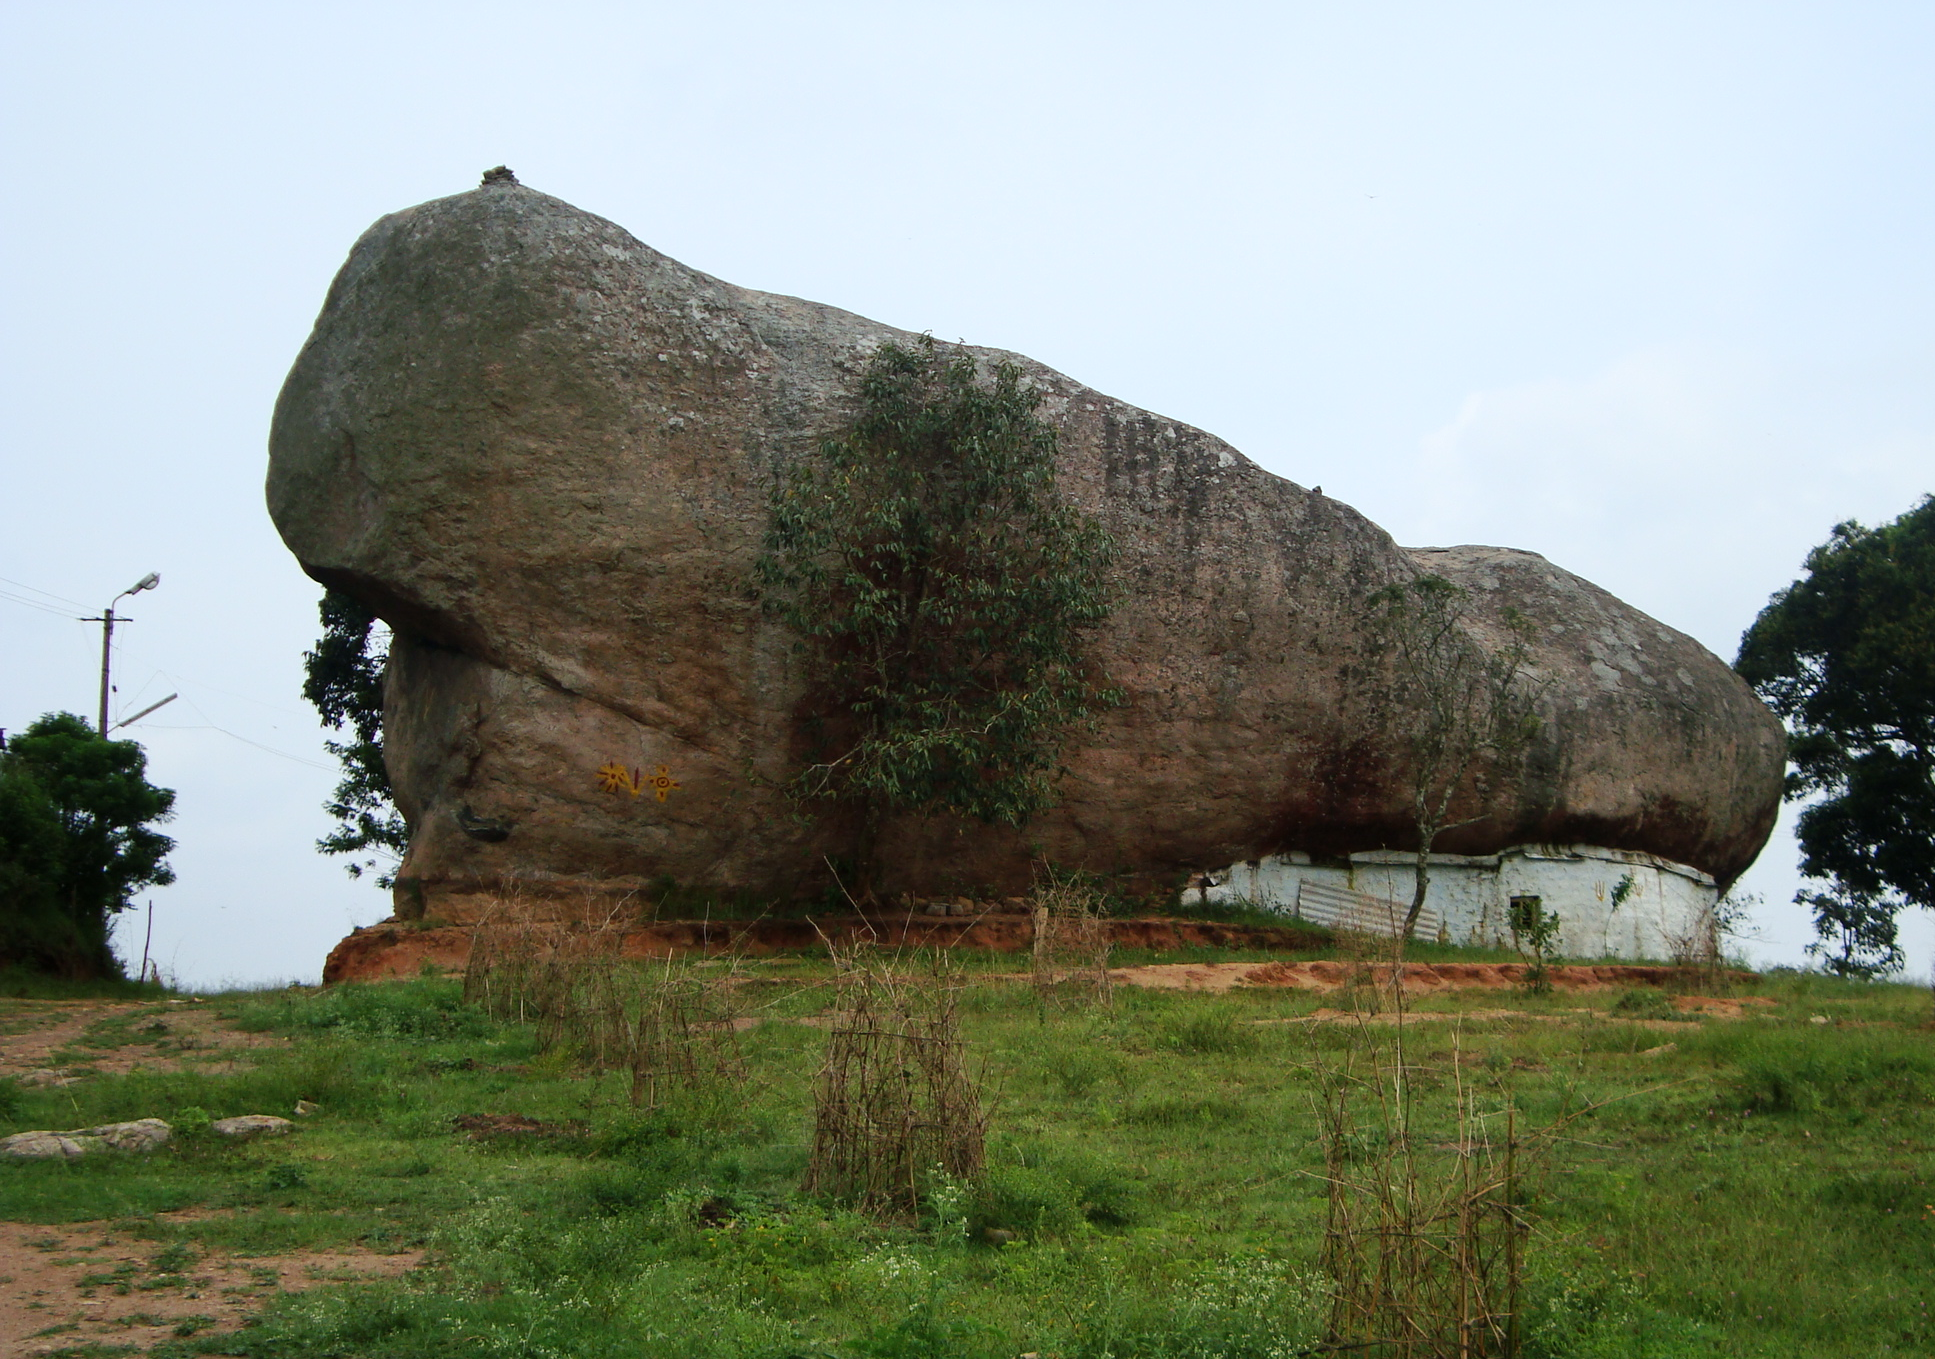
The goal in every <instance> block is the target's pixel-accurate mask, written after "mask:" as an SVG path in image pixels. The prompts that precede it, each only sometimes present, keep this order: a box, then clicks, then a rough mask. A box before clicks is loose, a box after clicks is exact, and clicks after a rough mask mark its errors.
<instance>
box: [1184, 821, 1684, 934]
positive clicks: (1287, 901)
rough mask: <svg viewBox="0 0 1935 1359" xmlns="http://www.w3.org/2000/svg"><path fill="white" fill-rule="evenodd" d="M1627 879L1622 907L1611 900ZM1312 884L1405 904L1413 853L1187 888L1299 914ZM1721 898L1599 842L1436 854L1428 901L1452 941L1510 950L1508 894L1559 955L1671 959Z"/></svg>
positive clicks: (1243, 873) (1233, 874)
mask: <svg viewBox="0 0 1935 1359" xmlns="http://www.w3.org/2000/svg"><path fill="white" fill-rule="evenodd" d="M1629 876H1630V878H1631V880H1632V886H1631V887H1630V889H1629V890H1628V892H1627V894H1626V896H1625V898H1624V899H1623V900H1622V901H1620V903H1619V905H1618V907H1617V909H1615V908H1614V905H1613V897H1614V894H1615V892H1616V890H1617V889H1618V886H1619V884H1620V883H1621V882H1622V881H1623V880H1625V879H1626V878H1628V877H1629ZM1306 881H1311V882H1319V883H1325V884H1328V885H1331V886H1335V887H1345V888H1349V889H1350V890H1352V891H1357V892H1365V893H1369V894H1370V895H1372V896H1378V897H1387V898H1390V899H1391V900H1394V901H1400V902H1403V903H1405V904H1407V905H1408V904H1409V903H1410V900H1411V893H1412V890H1413V887H1414V886H1415V884H1416V859H1415V856H1414V855H1411V854H1406V853H1400V852H1394V851H1389V850H1373V851H1369V852H1366V853H1359V854H1353V855H1351V856H1350V860H1349V862H1348V864H1347V865H1346V864H1313V863H1311V862H1310V856H1309V855H1307V854H1303V853H1291V854H1285V855H1277V856H1273V857H1271V858H1267V859H1253V860H1250V861H1249V862H1247V863H1240V864H1232V865H1231V866H1230V867H1229V868H1227V869H1224V870H1223V871H1221V872H1219V873H1211V874H1208V875H1206V882H1205V883H1204V884H1203V885H1201V886H1199V887H1196V888H1193V889H1191V891H1192V893H1193V894H1194V895H1195V896H1196V898H1197V899H1198V900H1200V901H1205V902H1230V901H1236V900H1244V901H1248V902H1250V903H1252V904H1254V905H1257V906H1261V907H1264V908H1265V909H1268V910H1275V911H1282V912H1283V913H1285V914H1286V915H1290V914H1295V912H1296V908H1297V888H1298V886H1299V885H1300V884H1301V883H1303V882H1306ZM1717 895H1718V892H1717V888H1716V885H1715V883H1714V881H1713V879H1712V878H1710V877H1708V876H1707V875H1706V874H1705V873H1702V872H1701V871H1700V870H1699V869H1697V868H1689V867H1687V866H1686V865H1685V864H1676V863H1674V862H1672V861H1671V860H1669V859H1661V858H1658V857H1656V856H1654V855H1651V854H1639V853H1634V852H1632V851H1630V850H1621V849H1602V848H1600V847H1599V846H1597V845H1516V846H1514V847H1513V848H1511V849H1508V850H1505V851H1503V852H1502V853H1499V854H1495V855H1462V854H1434V855H1432V856H1431V882H1430V885H1429V887H1428V888H1427V890H1426V893H1425V904H1426V905H1427V906H1428V907H1430V908H1431V909H1432V910H1434V911H1436V912H1437V913H1438V915H1439V917H1440V918H1441V919H1442V920H1443V921H1444V922H1445V924H1444V931H1443V933H1444V939H1445V942H1447V943H1453V944H1479V945H1485V946H1488V947H1494V948H1510V947H1511V946H1512V933H1511V927H1510V925H1509V924H1508V923H1507V919H1506V912H1507V908H1508V904H1509V902H1510V900H1511V898H1513V897H1515V896H1536V897H1539V898H1540V899H1541V900H1542V902H1543V903H1544V906H1545V909H1546V910H1548V911H1551V912H1554V913H1556V914H1557V915H1558V917H1559V922H1560V925H1559V942H1558V945H1557V948H1558V951H1559V952H1560V953H1561V954H1563V955H1565V956H1567V957H1571V958H1602V957H1603V958H1653V959H1662V960H1663V959H1667V958H1671V957H1672V956H1673V955H1674V954H1675V953H1676V952H1678V951H1680V950H1681V949H1682V948H1684V947H1685V943H1684V941H1687V940H1691V939H1694V938H1696V937H1698V935H1699V934H1700V933H1701V932H1702V930H1703V925H1704V922H1705V921H1706V920H1707V918H1708V916H1709V913H1710V912H1711V910H1712V908H1713V903H1714V899H1715V897H1716V896H1717Z"/></svg>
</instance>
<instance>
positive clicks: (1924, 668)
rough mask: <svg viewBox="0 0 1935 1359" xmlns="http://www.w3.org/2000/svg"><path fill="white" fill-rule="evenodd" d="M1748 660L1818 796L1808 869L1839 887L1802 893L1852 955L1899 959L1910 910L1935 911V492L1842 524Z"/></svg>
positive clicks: (1792, 795) (1794, 786)
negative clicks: (1889, 513)
mask: <svg viewBox="0 0 1935 1359" xmlns="http://www.w3.org/2000/svg"><path fill="white" fill-rule="evenodd" d="M1734 668H1735V669H1736V670H1738V671H1739V672H1740V674H1741V675H1742V676H1743V677H1744V678H1745V679H1746V680H1747V682H1748V683H1749V684H1751V685H1753V686H1754V690H1755V692H1757V693H1758V694H1759V695H1760V696H1761V698H1762V699H1764V700H1765V701H1766V703H1767V706H1768V707H1770V708H1772V709H1773V710H1774V711H1775V712H1776V713H1777V714H1779V715H1780V717H1781V718H1782V719H1783V720H1784V721H1785V722H1786V723H1787V730H1788V738H1789V739H1788V752H1787V753H1788V760H1789V762H1790V764H1791V766H1792V768H1791V770H1790V772H1789V773H1788V776H1787V788H1786V795H1787V798H1788V800H1789V801H1792V802H1800V801H1808V802H1809V803H1810V805H1809V806H1808V807H1807V809H1806V810H1805V811H1803V812H1802V813H1801V815H1800V817H1799V819H1798V821H1797V822H1796V825H1795V834H1796V837H1797V838H1798V839H1799V841H1800V845H1801V873H1802V874H1803V876H1805V877H1806V878H1809V879H1811V880H1813V881H1815V882H1816V883H1820V884H1823V885H1825V887H1826V890H1825V891H1822V890H1818V889H1803V890H1802V891H1801V893H1800V894H1799V895H1798V896H1797V897H1796V898H1795V900H1796V901H1797V902H1798V903H1799V904H1801V905H1805V906H1810V907H1812V908H1814V910H1815V913H1816V927H1817V929H1818V930H1819V932H1820V933H1821V936H1822V939H1823V940H1824V941H1832V942H1833V943H1834V946H1835V947H1837V948H1841V949H1842V954H1841V955H1840V956H1843V957H1845V958H1851V959H1854V960H1855V961H1856V962H1858V961H1859V959H1860V958H1861V957H1863V956H1867V957H1870V958H1871V959H1872V958H1874V957H1880V958H1884V959H1885V958H1886V957H1888V956H1889V955H1890V952H1891V951H1892V950H1893V948H1894V923H1893V922H1894V917H1895V915H1896V914H1897V913H1898V912H1899V911H1900V909H1901V908H1902V907H1903V906H1920V907H1924V908H1929V907H1935V496H1924V497H1923V498H1922V500H1921V502H1920V503H1919V504H1918V505H1916V506H1915V508H1913V509H1912V510H1910V511H1908V513H1906V514H1904V515H1902V516H1901V517H1900V518H1899V519H1896V520H1894V521H1893V522H1892V523H1887V524H1882V525H1880V526H1879V527H1877V528H1872V529H1870V528H1863V527H1862V526H1861V525H1860V524H1858V523H1855V522H1853V521H1852V520H1850V521H1849V522H1847V523H1844V524H1837V525H1835V527H1834V531H1833V533H1832V534H1831V535H1830V537H1829V538H1828V540H1827V541H1826V542H1825V543H1822V544H1821V545H1820V546H1819V547H1817V548H1815V549H1814V550H1813V551H1812V552H1810V553H1808V555H1807V575H1806V576H1804V577H1803V578H1801V579H1800V580H1797V581H1795V582H1794V583H1793V584H1792V585H1789V586H1788V587H1787V588H1785V589H1783V590H1781V591H1780V592H1778V593H1777V594H1775V595H1774V597H1773V598H1772V599H1771V600H1770V601H1769V602H1768V604H1767V607H1766V608H1765V609H1762V610H1761V612H1760V616H1759V617H1758V618H1756V619H1755V620H1754V623H1753V626H1752V627H1750V628H1748V629H1747V632H1746V635H1745V636H1743V637H1742V638H1741V641H1740V657H1739V659H1738V660H1737V661H1735V662H1734ZM1824 903H1825V905H1824ZM1880 916H1885V917H1886V918H1887V919H1886V928H1885V930H1884V929H1882V928H1880V925H1879V922H1878V917H1880ZM1884 936H1885V937H1884ZM1850 943H1852V951H1850V950H1849V948H1848V947H1845V946H1846V945H1849V944H1850ZM1857 970H1859V969H1858V968H1857ZM1884 970H1885V969H1884Z"/></svg>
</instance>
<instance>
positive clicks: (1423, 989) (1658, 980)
mask: <svg viewBox="0 0 1935 1359" xmlns="http://www.w3.org/2000/svg"><path fill="white" fill-rule="evenodd" d="M1526 970H1527V969H1526V967H1525V965H1524V964H1522V963H1407V964H1405V966H1404V986H1405V990H1406V991H1407V992H1409V993H1410V994H1412V995H1431V994H1433V993H1435V992H1442V991H1464V990H1473V989H1484V988H1505V987H1513V986H1519V985H1521V984H1523V982H1524V980H1525V973H1526ZM1546 974H1547V978H1548V979H1549V980H1550V982H1551V984H1552V989H1553V990H1555V991H1568V992H1591V991H1612V990H1621V989H1630V988H1633V987H1640V986H1666V985H1671V984H1677V983H1680V982H1683V981H1684V979H1685V974H1684V973H1683V972H1681V971H1680V970H1679V969H1677V968H1671V967H1648V966H1642V965H1636V964H1619V963H1605V964H1571V965H1563V966H1556V967H1549V968H1547V969H1546ZM1109 975H1110V976H1111V977H1113V978H1114V979H1115V980H1116V981H1118V982H1120V983H1122V984H1123V985H1125V986H1144V987H1151V988H1153V989H1156V990H1160V991H1229V990H1232V989H1234V988H1236V987H1239V986H1244V987H1252V986H1271V987H1286V988H1289V989H1292V990H1298V991H1316V992H1319V993H1329V992H1333V991H1342V990H1345V989H1347V988H1349V987H1352V986H1362V985H1366V984H1377V985H1382V986H1388V985H1390V982H1391V968H1390V966H1389V965H1388V964H1378V965H1375V966H1370V965H1365V964H1360V963H1353V962H1335V961H1331V960H1328V959H1325V960H1321V961H1318V962H1309V963H1290V962H1270V963H1151V964H1149V965H1148V966H1145V967H1119V968H1115V969H1114V970H1112V971H1111V972H1110V973H1109ZM1747 975H1748V974H1744V973H1740V974H1733V973H1730V974H1728V975H1727V976H1726V977H1725V978H1723V979H1722V980H1732V981H1738V980H1741V979H1743V978H1745V977H1746V976H1747ZM1681 999H1682V1000H1684V999H1688V998H1687V997H1681ZM1708 999H1710V998H1708ZM1676 1003H1677V1002H1676ZM1714 1003H1716V1004H1723V1005H1736V1004H1756V1003H1760V1002H1756V1001H1742V1002H1733V1001H1724V1002H1714ZM1681 1008H1685V1007H1684V1006H1682V1007H1681Z"/></svg>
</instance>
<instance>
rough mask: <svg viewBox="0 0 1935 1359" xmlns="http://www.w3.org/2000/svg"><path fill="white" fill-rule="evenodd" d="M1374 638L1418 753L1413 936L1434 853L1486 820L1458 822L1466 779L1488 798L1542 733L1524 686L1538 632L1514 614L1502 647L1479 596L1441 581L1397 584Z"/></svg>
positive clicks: (1377, 612) (1414, 756) (1385, 592)
mask: <svg viewBox="0 0 1935 1359" xmlns="http://www.w3.org/2000/svg"><path fill="white" fill-rule="evenodd" d="M1367 604H1368V608H1369V611H1370V621H1371V624H1372V629H1371V637H1372V640H1373V642H1374V644H1375V645H1376V646H1378V647H1379V648H1381V650H1382V651H1383V653H1384V655H1385V656H1386V658H1387V659H1388V661H1389V664H1390V666H1391V669H1392V672H1393V673H1392V678H1393V680H1394V697H1395V698H1396V700H1397V702H1398V703H1399V704H1400V705H1401V707H1400V709H1399V711H1400V712H1401V717H1399V719H1398V720H1399V721H1400V722H1401V723H1402V724H1403V727H1404V730H1405V735H1406V741H1407V743H1408V745H1409V747H1410V749H1409V755H1410V761H1409V772H1410V777H1411V814H1412V821H1413V824H1414V825H1415V827H1416V829H1417V837H1418V847H1417V864H1416V873H1417V884H1416V888H1415V890H1414V891H1413V894H1412V898H1411V906H1410V909H1409V910H1408V911H1407V912H1406V913H1405V921H1404V929H1405V934H1406V936H1407V937H1408V936H1409V935H1410V932H1411V931H1412V930H1413V929H1415V928H1416V927H1417V923H1418V916H1419V914H1420V913H1421V912H1422V911H1423V910H1424V901H1425V896H1426V893H1427V891H1428V890H1429V886H1430V881H1431V862H1430V860H1431V847H1432V845H1433V844H1435V843H1436V842H1437V839H1438V837H1439V836H1440V835H1442V834H1443V833H1444V832H1446V831H1448V830H1455V829H1457V828H1458V827H1459V826H1465V825H1470V824H1471V823H1472V822H1474V821H1482V820H1484V819H1485V818H1486V817H1487V816H1489V815H1490V813H1489V812H1487V811H1481V812H1478V813H1476V814H1475V815H1473V816H1471V817H1468V818H1467V819H1465V820H1463V821H1453V820H1452V819H1451V817H1452V808H1453V806H1454V804H1455V803H1456V801H1457V799H1458V797H1459V795H1460V793H1462V792H1463V791H1464V790H1465V787H1466V782H1467V780H1468V779H1469V780H1471V781H1472V782H1473V784H1474V785H1475V788H1476V791H1477V793H1478V796H1479V799H1480V801H1481V802H1482V801H1484V800H1485V798H1486V795H1487V791H1488V784H1489V780H1490V776H1491V774H1492V773H1493V772H1494V771H1495V770H1497V769H1498V768H1500V767H1502V766H1503V765H1505V764H1506V763H1507V762H1509V761H1510V760H1511V759H1512V758H1513V757H1514V756H1516V755H1517V754H1518V753H1519V752H1520V751H1522V750H1523V749H1524V748H1525V746H1526V744H1527V743H1528V742H1529V741H1530V740H1531V739H1532V737H1533V736H1534V735H1535V734H1536V733H1537V731H1538V719H1537V718H1536V717H1535V716H1534V715H1533V711H1532V708H1533V701H1534V699H1535V698H1536V696H1537V695H1536V693H1535V692H1534V691H1532V690H1530V689H1529V688H1528V687H1527V686H1526V684H1525V683H1524V671H1525V665H1526V659H1527V657H1528V656H1529V654H1530V650H1531V638H1532V626H1531V623H1530V622H1529V621H1528V620H1527V619H1525V618H1524V617H1522V616H1521V615H1520V614H1519V613H1518V611H1517V610H1515V609H1511V608H1507V609H1506V610H1505V613H1504V623H1505V628H1506V632H1507V640H1506V642H1505V644H1504V645H1503V646H1502V647H1499V648H1497V649H1496V650H1494V649H1492V648H1489V647H1487V646H1485V645H1484V644H1483V643H1482V642H1481V641H1479V639H1478V637H1477V635H1476V634H1475V632H1474V631H1473V629H1472V627H1471V613H1472V600H1471V592H1470V591H1469V590H1466V589H1465V588H1464V587H1463V586H1460V585H1454V584H1453V583H1452V582H1450V581H1448V580H1446V579H1444V577H1442V576H1431V575H1426V576H1418V577H1415V578H1413V579H1411V580H1407V581H1397V582H1394V583H1392V584H1390V585H1387V586H1385V587H1384V588H1383V589H1381V590H1378V591H1377V592H1376V593H1374V594H1373V595H1371V597H1370V599H1369V600H1368V601H1367Z"/></svg>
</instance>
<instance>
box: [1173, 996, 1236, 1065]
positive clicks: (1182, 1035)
mask: <svg viewBox="0 0 1935 1359" xmlns="http://www.w3.org/2000/svg"><path fill="white" fill-rule="evenodd" d="M1162 1040H1163V1041H1162V1045H1163V1046H1164V1047H1168V1048H1173V1049H1174V1050H1176V1051H1177V1052H1190V1053H1198V1054H1202V1053H1217V1052H1223V1053H1233V1052H1251V1051H1254V1050H1255V1049H1256V1047H1257V1044H1258V1043H1259V1041H1260V1040H1259V1038H1258V1037H1257V1032H1256V1030H1255V1029H1254V1028H1251V1027H1250V1026H1248V1025H1246V1024H1244V1023H1243V1022H1242V1020H1241V1018H1240V1016H1239V1015H1238V1013H1237V1011H1236V1009H1235V1007H1233V1006H1228V1005H1218V1006H1200V1007H1192V1008H1191V1009H1190V1010H1188V1011H1187V1012H1186V1013H1184V1014H1181V1015H1178V1016H1176V1017H1175V1018H1173V1019H1171V1020H1170V1021H1169V1022H1168V1023H1167V1024H1166V1025H1164V1026H1163V1033H1162Z"/></svg>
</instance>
